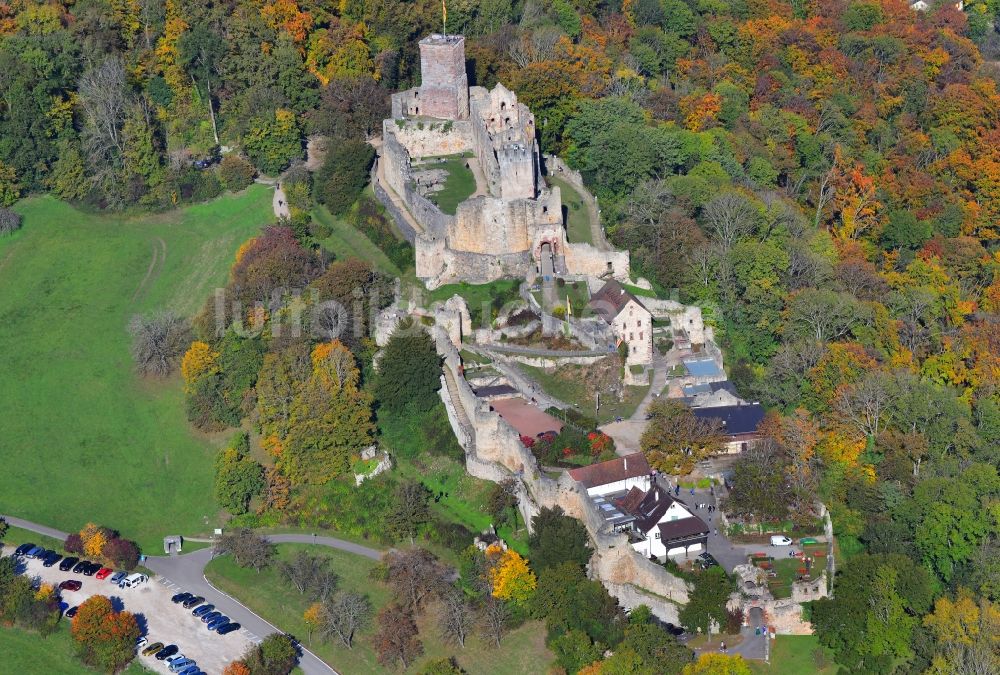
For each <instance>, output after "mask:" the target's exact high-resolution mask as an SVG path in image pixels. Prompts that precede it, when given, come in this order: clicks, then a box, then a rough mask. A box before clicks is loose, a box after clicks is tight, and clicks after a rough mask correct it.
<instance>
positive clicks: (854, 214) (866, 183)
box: [831, 147, 882, 239]
mask: <svg viewBox="0 0 1000 675" xmlns="http://www.w3.org/2000/svg"><path fill="white" fill-rule="evenodd" d="M831 183H832V185H833V190H834V194H833V204H834V208H835V209H836V211H837V213H838V217H837V219H836V221H835V222H834V224H833V226H832V230H833V234H834V236H836V237H838V238H840V239H860V238H861V237H862V236H868V235H877V234H878V233H879V231H880V230H881V215H880V213H881V210H882V203H881V202H879V200H878V198H877V196H876V189H875V179H874V178H873V177H872V176H869V175H867V174H866V173H865V169H864V167H863V166H862V165H861V164H860V163H859V162H852V161H850V160H847V159H845V158H844V157H843V156H842V155H841V152H840V148H839V147H838V148H836V149H835V151H834V167H833V175H832V180H831Z"/></svg>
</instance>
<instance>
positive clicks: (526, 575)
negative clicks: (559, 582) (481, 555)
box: [487, 546, 538, 602]
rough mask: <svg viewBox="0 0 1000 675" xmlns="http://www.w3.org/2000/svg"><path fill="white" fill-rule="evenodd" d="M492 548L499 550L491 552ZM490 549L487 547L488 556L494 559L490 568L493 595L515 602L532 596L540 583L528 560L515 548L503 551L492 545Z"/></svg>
mask: <svg viewBox="0 0 1000 675" xmlns="http://www.w3.org/2000/svg"><path fill="white" fill-rule="evenodd" d="M490 549H497V550H496V551H492V552H491V551H490ZM490 549H487V558H492V559H494V564H493V565H492V567H490V570H489V579H490V585H491V587H492V589H493V597H495V598H500V599H501V600H513V601H514V602H524V601H526V600H527V599H528V598H530V597H531V595H532V593H534V592H535V587H536V586H537V585H538V579H537V578H535V573H534V572H532V571H531V570H530V569H529V568H528V561H527V560H525V559H524V558H523V557H521V555H520V554H519V553H518V552H517V551H515V550H513V549H508V550H506V551H502V552H499V547H496V546H491V547H490ZM498 552H499V553H498Z"/></svg>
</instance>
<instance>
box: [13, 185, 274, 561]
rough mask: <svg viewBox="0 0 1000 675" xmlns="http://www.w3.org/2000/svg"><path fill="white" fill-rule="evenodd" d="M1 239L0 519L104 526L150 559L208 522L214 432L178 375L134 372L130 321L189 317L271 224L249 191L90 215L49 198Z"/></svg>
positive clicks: (263, 197)
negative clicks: (195, 420) (191, 413)
mask: <svg viewBox="0 0 1000 675" xmlns="http://www.w3.org/2000/svg"><path fill="white" fill-rule="evenodd" d="M16 209H17V211H19V212H20V213H21V214H22V215H23V217H24V227H23V229H22V230H21V231H20V232H18V233H17V234H15V235H14V236H13V237H8V238H0V288H2V289H3V292H2V293H0V373H3V376H2V377H0V419H2V420H3V421H4V422H3V434H2V436H3V440H2V441H0V460H2V463H3V470H2V471H0V512H5V513H10V514H11V515H16V516H20V517H22V518H27V519H29V520H33V521H36V522H39V523H43V524H45V525H49V526H51V527H56V528H59V529H61V530H66V531H69V532H72V531H76V530H79V529H80V527H82V526H83V525H84V524H85V523H86V522H87V521H94V522H97V523H101V524H103V525H107V526H109V527H113V528H115V529H118V530H120V531H121V532H122V534H123V535H124V536H126V537H128V538H133V539H136V540H137V541H138V542H139V544H140V545H141V546H142V547H143V549H145V550H146V551H148V552H154V551H156V549H158V548H159V547H160V545H161V543H162V537H163V536H164V535H167V534H188V535H191V534H195V533H198V532H205V531H208V530H209V529H210V527H211V526H213V525H214V524H215V523H216V509H217V507H216V505H215V500H214V498H213V496H212V462H213V459H214V454H215V449H216V447H217V444H216V442H215V439H212V438H209V437H206V436H204V435H202V434H198V433H196V432H195V431H193V430H192V428H191V426H190V425H189V424H188V422H187V418H186V415H185V411H184V397H183V391H182V383H181V381H180V377H179V376H175V377H173V378H171V379H168V380H154V379H147V380H144V379H140V378H138V377H136V375H135V374H134V372H133V366H132V360H131V357H130V355H129V342H130V340H129V335H128V331H127V326H128V322H129V319H130V318H131V317H132V316H133V315H134V314H136V313H148V312H152V311H157V310H162V309H171V310H173V311H175V312H179V313H181V314H184V315H188V316H190V315H192V314H194V313H195V312H196V311H197V310H198V309H199V308H200V307H201V305H202V303H203V302H204V301H205V299H206V298H207V297H209V296H210V295H211V293H212V291H213V289H214V288H216V287H220V286H222V285H223V284H224V283H225V280H226V277H227V274H228V270H229V267H230V265H231V264H232V261H233V256H234V254H235V252H236V250H237V249H238V248H239V246H240V244H242V243H243V242H244V241H246V240H247V239H248V238H250V237H251V236H253V235H254V234H255V233H256V232H257V231H258V230H259V229H260V227H261V226H264V225H268V224H270V223H271V222H272V221H273V220H274V216H273V212H272V210H271V194H270V192H269V191H268V189H267V188H266V187H263V186H253V187H251V188H249V189H248V190H246V191H244V192H242V193H240V194H238V195H227V196H225V197H221V198H219V199H216V200H214V201H212V202H209V203H206V204H199V205H196V206H191V207H188V208H185V209H181V210H177V211H172V212H169V213H163V214H153V215H145V216H141V217H127V216H119V215H114V214H105V213H100V214H90V213H84V212H81V211H78V210H76V209H74V208H73V207H71V206H69V205H67V204H65V203H63V202H60V201H58V200H56V199H53V198H51V197H38V198H32V199H29V200H26V201H23V202H21V203H20V204H18V205H17V207H16Z"/></svg>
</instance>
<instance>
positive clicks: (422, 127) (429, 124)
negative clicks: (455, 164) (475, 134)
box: [392, 120, 472, 159]
mask: <svg viewBox="0 0 1000 675" xmlns="http://www.w3.org/2000/svg"><path fill="white" fill-rule="evenodd" d="M392 124H393V126H394V127H395V130H394V132H393V133H394V135H395V136H396V140H397V141H399V143H400V144H401V145H402V146H403V147H404V148H406V151H407V153H408V154H409V156H410V158H411V159H420V158H422V157H438V156H440V155H457V154H461V153H463V152H469V151H470V150H472V123H471V122H469V121H468V120H464V121H461V120H460V121H457V122H452V121H446V122H434V121H425V120H405V121H403V123H402V124H400V121H399V120H393V122H392Z"/></svg>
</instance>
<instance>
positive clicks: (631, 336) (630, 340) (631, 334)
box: [628, 333, 635, 342]
mask: <svg viewBox="0 0 1000 675" xmlns="http://www.w3.org/2000/svg"><path fill="white" fill-rule="evenodd" d="M634 339H635V333H629V334H628V341H629V342H632V340H634Z"/></svg>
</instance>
